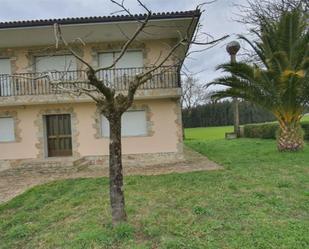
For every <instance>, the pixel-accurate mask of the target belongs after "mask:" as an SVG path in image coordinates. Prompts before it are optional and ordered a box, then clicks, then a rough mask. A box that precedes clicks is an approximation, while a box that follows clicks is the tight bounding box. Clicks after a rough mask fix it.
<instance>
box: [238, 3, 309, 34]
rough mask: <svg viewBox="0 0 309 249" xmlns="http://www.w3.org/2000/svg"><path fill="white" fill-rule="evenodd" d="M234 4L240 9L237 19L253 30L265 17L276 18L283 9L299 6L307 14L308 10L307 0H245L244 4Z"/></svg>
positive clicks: (287, 9)
mask: <svg viewBox="0 0 309 249" xmlns="http://www.w3.org/2000/svg"><path fill="white" fill-rule="evenodd" d="M236 6H237V7H238V9H239V11H240V14H239V15H238V16H239V18H238V21H239V22H241V23H244V24H249V25H250V26H251V27H252V28H253V29H255V30H257V29H258V28H259V27H260V23H261V22H264V21H265V20H266V19H268V20H269V19H271V20H278V19H279V17H280V16H281V14H282V13H283V12H285V11H289V10H291V9H295V8H299V9H300V10H302V11H303V12H304V13H307V15H308V11H309V1H308V0H247V2H246V4H244V5H241V4H238V5H236Z"/></svg>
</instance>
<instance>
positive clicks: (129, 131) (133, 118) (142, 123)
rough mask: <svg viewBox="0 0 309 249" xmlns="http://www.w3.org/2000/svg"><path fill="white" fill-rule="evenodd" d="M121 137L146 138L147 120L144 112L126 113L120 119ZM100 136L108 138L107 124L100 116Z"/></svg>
mask: <svg viewBox="0 0 309 249" xmlns="http://www.w3.org/2000/svg"><path fill="white" fill-rule="evenodd" d="M121 128H122V129H121V135H122V136H125V137H126V136H146V135H147V120H146V111H145V110H134V111H127V112H125V113H124V114H123V115H122V118H121ZM101 131H102V136H104V137H109V122H108V120H107V119H106V117H104V116H103V115H102V118H101Z"/></svg>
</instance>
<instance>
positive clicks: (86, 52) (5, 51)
mask: <svg viewBox="0 0 309 249" xmlns="http://www.w3.org/2000/svg"><path fill="white" fill-rule="evenodd" d="M173 44H174V40H173V39H164V40H163V39H162V40H150V41H145V42H134V43H133V44H132V45H131V46H130V48H129V49H134V50H135V49H137V50H141V51H142V52H143V55H144V65H145V66H151V65H152V64H153V63H155V62H159V61H160V59H162V58H164V54H166V53H167V52H168V51H169V49H170V47H171V46H172V45H173ZM122 45H123V42H108V43H106V42H105V43H90V44H86V45H85V46H84V47H80V48H79V49H77V51H78V52H79V54H80V55H81V56H82V57H83V58H84V59H85V60H86V61H87V62H89V63H91V64H92V65H93V66H94V67H96V66H98V57H97V55H98V53H100V52H104V51H105V52H106V51H116V50H120V49H121V47H122ZM56 54H58V55H61V54H68V51H67V50H65V49H58V50H56V49H55V46H48V47H38V46H36V47H26V48H22V47H19V48H0V58H10V59H11V69H12V73H26V72H34V71H35V56H42V55H56ZM174 58H176V57H174ZM172 62H173V58H171V59H170V60H169V61H168V62H167V63H166V64H167V65H168V64H171V63H172ZM77 66H78V69H84V65H82V64H81V63H80V62H79V61H77Z"/></svg>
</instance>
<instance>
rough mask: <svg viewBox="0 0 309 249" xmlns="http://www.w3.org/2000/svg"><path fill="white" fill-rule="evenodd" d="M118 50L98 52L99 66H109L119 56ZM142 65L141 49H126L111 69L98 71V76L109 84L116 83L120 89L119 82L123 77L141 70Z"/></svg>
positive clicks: (121, 81) (120, 82)
mask: <svg viewBox="0 0 309 249" xmlns="http://www.w3.org/2000/svg"><path fill="white" fill-rule="evenodd" d="M119 54H120V52H106V53H100V54H99V66H100V67H107V66H110V65H111V64H112V63H113V62H114V61H115V60H116V59H117V58H118V56H119ZM143 66H144V61H143V53H142V51H127V52H126V53H125V54H124V55H123V56H122V58H121V59H120V60H119V61H118V62H117V64H116V65H115V67H114V68H113V69H111V70H108V71H104V72H100V78H101V79H104V80H106V81H107V82H108V83H110V84H116V85H117V86H118V87H120V88H119V89H121V86H120V84H122V83H123V82H125V79H126V78H128V77H131V76H134V75H135V74H137V73H139V72H141V70H142V67H143Z"/></svg>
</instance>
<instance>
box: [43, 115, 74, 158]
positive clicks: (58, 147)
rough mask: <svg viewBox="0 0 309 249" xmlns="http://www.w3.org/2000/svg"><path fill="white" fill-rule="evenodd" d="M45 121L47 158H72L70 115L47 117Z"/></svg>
mask: <svg viewBox="0 0 309 249" xmlns="http://www.w3.org/2000/svg"><path fill="white" fill-rule="evenodd" d="M45 121H46V138H47V151H48V157H62V156H72V130H71V116H70V114H60V115H47V116H45Z"/></svg>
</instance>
